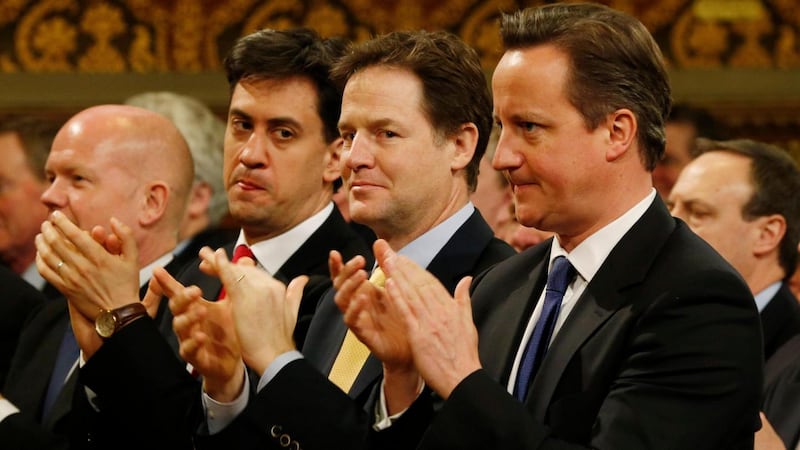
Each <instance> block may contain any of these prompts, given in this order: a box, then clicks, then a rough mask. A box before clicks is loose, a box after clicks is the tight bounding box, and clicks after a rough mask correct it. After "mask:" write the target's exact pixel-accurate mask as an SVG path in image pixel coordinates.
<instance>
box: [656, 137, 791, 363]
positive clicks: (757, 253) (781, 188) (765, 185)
mask: <svg viewBox="0 0 800 450" xmlns="http://www.w3.org/2000/svg"><path fill="white" fill-rule="evenodd" d="M696 146H697V151H698V153H699V156H697V158H696V159H694V160H693V161H692V162H690V163H689V164H688V165H687V166H686V168H685V169H684V170H683V172H682V173H681V174H680V177H678V181H677V182H676V183H675V186H674V188H673V189H672V193H671V194H670V196H669V202H668V204H669V206H670V212H671V213H672V215H674V216H675V217H678V218H680V219H683V220H684V221H685V222H686V223H687V224H688V225H689V227H690V228H691V229H692V231H694V232H695V233H697V235H698V236H700V237H701V238H703V239H704V240H705V241H706V242H708V243H709V244H710V245H711V246H712V247H714V249H715V250H716V251H717V252H719V254H720V255H722V257H723V258H725V259H726V260H727V261H728V262H729V263H730V264H731V265H732V266H733V268H734V269H736V270H737V271H738V272H739V273H740V274H741V276H742V278H744V280H745V282H747V285H748V287H749V288H750V291H751V292H752V293H753V296H754V297H755V301H756V305H757V306H758V310H759V312H760V314H761V326H762V329H763V336H764V357H765V359H766V360H767V361H769V359H770V357H771V356H772V355H773V354H774V353H775V352H776V350H777V349H778V348H779V347H780V346H781V345H783V344H784V343H785V342H786V341H788V340H789V339H790V338H791V337H792V336H794V335H796V334H798V333H800V306H798V304H797V299H796V298H795V297H794V296H793V295H792V293H791V291H789V288H788V287H787V286H786V283H785V282H784V281H785V280H786V279H788V278H789V277H790V276H791V274H792V273H794V271H795V268H796V267H797V257H798V254H797V245H798V241H800V197H798V196H797V195H786V194H787V192H795V193H796V192H800V170H799V169H798V167H797V164H796V163H795V162H794V160H793V159H792V158H791V157H790V156H789V155H788V154H787V153H786V152H785V151H783V150H782V149H780V148H778V147H774V146H772V145H768V144H764V143H760V142H756V141H751V140H746V139H737V140H732V141H712V140H709V139H698V140H697V143H696Z"/></svg>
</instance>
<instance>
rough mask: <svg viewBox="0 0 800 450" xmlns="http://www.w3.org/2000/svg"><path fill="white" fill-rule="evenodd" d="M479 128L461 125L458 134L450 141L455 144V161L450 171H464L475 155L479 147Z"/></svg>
mask: <svg viewBox="0 0 800 450" xmlns="http://www.w3.org/2000/svg"><path fill="white" fill-rule="evenodd" d="M478 134H479V133H478V127H476V126H475V124H474V123H472V122H468V123H465V124H462V125H461V128H459V130H458V132H457V133H456V134H455V135H454V136H452V137H450V138H449V139H450V140H451V142H452V143H453V148H454V153H453V159H452V160H451V161H450V170H452V171H453V172H455V171H457V170H461V169H464V168H465V167H467V165H469V163H470V161H472V157H473V156H474V155H475V147H476V146H477V145H478Z"/></svg>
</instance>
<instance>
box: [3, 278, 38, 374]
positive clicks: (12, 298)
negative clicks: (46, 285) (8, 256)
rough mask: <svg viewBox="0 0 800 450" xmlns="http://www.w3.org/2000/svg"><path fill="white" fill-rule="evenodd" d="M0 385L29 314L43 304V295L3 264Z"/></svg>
mask: <svg viewBox="0 0 800 450" xmlns="http://www.w3.org/2000/svg"><path fill="white" fill-rule="evenodd" d="M0 286H2V297H3V298H2V300H0V386H2V385H3V382H4V381H5V379H6V374H7V373H8V369H9V366H10V365H11V358H12V357H13V356H14V350H15V349H16V348H17V341H19V335H20V333H21V332H22V327H23V325H24V324H25V322H26V320H27V318H28V315H29V314H30V313H31V311H33V310H34V309H36V308H37V307H39V306H41V305H42V303H43V302H44V300H45V297H44V295H43V294H42V293H41V292H39V291H38V290H36V288H34V287H33V286H31V285H30V284H28V283H26V282H25V280H23V279H22V278H20V277H19V276H18V275H17V274H15V273H14V272H12V271H11V269H7V268H5V267H2V266H0Z"/></svg>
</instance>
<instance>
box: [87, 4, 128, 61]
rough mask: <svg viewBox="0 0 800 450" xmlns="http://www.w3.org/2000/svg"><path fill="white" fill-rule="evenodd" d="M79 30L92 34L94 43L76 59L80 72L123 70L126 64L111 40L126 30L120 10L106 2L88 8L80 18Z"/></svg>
mask: <svg viewBox="0 0 800 450" xmlns="http://www.w3.org/2000/svg"><path fill="white" fill-rule="evenodd" d="M80 24H81V30H82V31H84V32H85V33H86V34H88V35H90V36H92V38H93V40H94V43H93V44H92V45H91V46H90V47H89V48H88V49H87V50H86V53H84V54H83V55H82V56H81V57H80V58H79V59H78V69H80V71H81V72H124V71H125V70H126V69H127V64H126V62H125V60H124V59H123V57H122V54H121V53H120V52H119V51H118V50H117V49H116V48H115V47H114V46H113V45H112V43H111V40H112V39H114V38H116V37H117V36H119V35H121V34H122V33H123V32H125V31H126V27H125V23H124V22H123V21H122V12H121V11H120V10H119V8H115V7H113V6H111V5H108V4H102V3H100V4H97V5H94V6H92V7H90V8H88V9H87V10H86V11H85V12H84V14H83V17H82V18H81V22H80Z"/></svg>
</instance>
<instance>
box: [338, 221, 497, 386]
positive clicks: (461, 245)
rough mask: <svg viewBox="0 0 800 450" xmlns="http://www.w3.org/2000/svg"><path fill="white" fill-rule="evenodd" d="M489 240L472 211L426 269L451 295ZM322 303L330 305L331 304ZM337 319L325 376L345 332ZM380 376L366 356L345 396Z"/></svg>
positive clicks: (487, 231) (374, 360)
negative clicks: (333, 344) (331, 354)
mask: <svg viewBox="0 0 800 450" xmlns="http://www.w3.org/2000/svg"><path fill="white" fill-rule="evenodd" d="M493 237H494V233H493V232H492V230H491V228H489V226H488V225H487V224H486V221H484V220H483V218H482V217H481V215H480V213H479V212H478V211H477V210H475V211H474V212H473V213H472V215H470V217H469V218H468V219H467V221H466V222H464V224H463V225H461V227H459V229H458V230H457V231H456V232H455V233H453V236H451V237H450V239H449V240H448V241H447V243H446V244H445V245H444V247H442V249H441V250H439V253H437V254H436V256H434V258H433V259H432V260H431V262H430V264H428V267H426V269H427V270H428V271H429V272H430V273H431V274H433V275H434V276H435V277H436V278H437V279H439V281H441V282H442V284H443V285H444V286H445V287H446V288H447V290H448V291H449V292H450V293H451V294H452V293H453V292H454V291H455V288H456V285H457V284H458V282H459V281H461V278H463V277H464V276H466V275H469V274H473V273H475V269H476V267H477V266H478V265H479V259H480V257H481V254H482V253H483V250H484V249H485V248H486V246H487V245H489V242H490V241H491V240H492V238H493ZM325 303H330V304H333V302H325ZM337 312H338V310H337ZM339 317H340V319H339V320H337V321H336V323H335V325H334V326H333V327H332V328H331V334H328V336H329V341H331V342H336V345H335V347H334V348H333V350H332V352H334V354H333V357H332V358H330V360H329V361H330V365H328V367H327V370H326V371H325V372H324V373H328V371H329V370H330V366H332V365H333V360H334V359H335V358H336V354H338V352H339V348H340V347H341V342H342V340H343V339H344V335H345V333H346V331H347V326H346V325H344V322H343V321H342V320H341V314H339ZM382 373H383V366H382V365H381V362H380V360H379V359H378V358H376V357H375V356H374V355H370V356H369V358H368V359H367V361H366V363H365V364H364V367H363V368H362V369H361V372H359V374H358V377H357V378H356V380H355V382H354V383H353V386H352V387H351V388H350V392H349V393H348V394H349V395H350V397H353V398H357V397H359V396H361V395H362V394H363V393H364V390H366V389H368V388H370V387H371V386H372V385H373V384H374V383H375V380H377V379H378V378H379V377H380V376H381V375H382Z"/></svg>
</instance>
